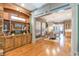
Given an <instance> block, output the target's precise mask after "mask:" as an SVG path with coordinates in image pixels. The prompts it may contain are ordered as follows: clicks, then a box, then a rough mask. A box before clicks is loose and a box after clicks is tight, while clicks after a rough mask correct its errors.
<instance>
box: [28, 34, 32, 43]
mask: <svg viewBox="0 0 79 59" xmlns="http://www.w3.org/2000/svg"><path fill="white" fill-rule="evenodd" d="M31 41H32V37H31V35H30V34H28V43H31Z"/></svg>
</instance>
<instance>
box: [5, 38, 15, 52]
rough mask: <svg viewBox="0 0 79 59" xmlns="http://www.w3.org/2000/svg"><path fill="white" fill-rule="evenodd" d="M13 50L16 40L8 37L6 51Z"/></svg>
mask: <svg viewBox="0 0 79 59" xmlns="http://www.w3.org/2000/svg"><path fill="white" fill-rule="evenodd" d="M13 48H14V38H13V37H6V38H5V44H4V50H5V51H8V50H11V49H13Z"/></svg>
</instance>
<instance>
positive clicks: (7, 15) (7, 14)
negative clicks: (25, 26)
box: [3, 12, 10, 20]
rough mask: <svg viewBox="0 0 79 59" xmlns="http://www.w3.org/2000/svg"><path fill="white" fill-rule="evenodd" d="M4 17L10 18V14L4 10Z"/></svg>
mask: <svg viewBox="0 0 79 59" xmlns="http://www.w3.org/2000/svg"><path fill="white" fill-rule="evenodd" d="M3 18H4V19H5V20H10V14H9V13H7V12H4V15H3Z"/></svg>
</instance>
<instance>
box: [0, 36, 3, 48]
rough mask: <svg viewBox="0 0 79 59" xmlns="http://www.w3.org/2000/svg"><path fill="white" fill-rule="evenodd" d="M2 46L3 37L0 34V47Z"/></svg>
mask: <svg viewBox="0 0 79 59" xmlns="http://www.w3.org/2000/svg"><path fill="white" fill-rule="evenodd" d="M3 47H4V37H3V36H0V49H2V48H3Z"/></svg>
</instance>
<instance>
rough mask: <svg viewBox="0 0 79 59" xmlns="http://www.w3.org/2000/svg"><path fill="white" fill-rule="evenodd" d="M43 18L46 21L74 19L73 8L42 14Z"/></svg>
mask: <svg viewBox="0 0 79 59" xmlns="http://www.w3.org/2000/svg"><path fill="white" fill-rule="evenodd" d="M41 19H43V20H45V21H46V22H63V21H65V20H71V19H72V9H68V10H60V11H59V12H55V13H52V14H49V15H46V16H42V17H41Z"/></svg>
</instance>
